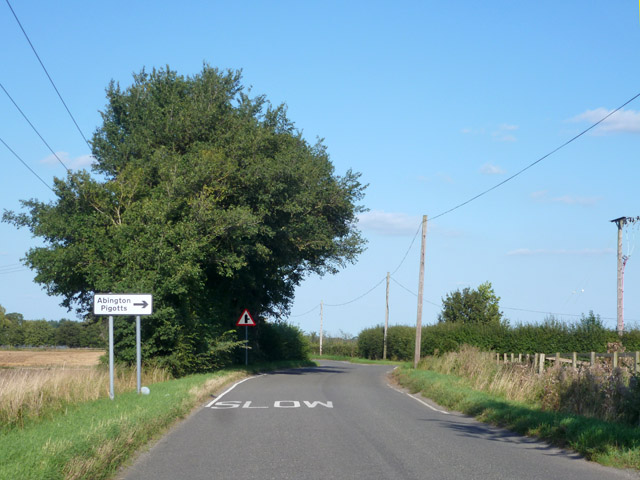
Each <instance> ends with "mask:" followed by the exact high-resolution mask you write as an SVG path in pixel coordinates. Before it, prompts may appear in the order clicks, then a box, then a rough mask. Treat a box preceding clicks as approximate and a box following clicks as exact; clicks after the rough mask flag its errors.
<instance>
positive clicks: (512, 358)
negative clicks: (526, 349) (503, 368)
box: [511, 353, 514, 363]
mask: <svg viewBox="0 0 640 480" xmlns="http://www.w3.org/2000/svg"><path fill="white" fill-rule="evenodd" d="M513 360H514V357H513V353H512V354H511V363H513Z"/></svg>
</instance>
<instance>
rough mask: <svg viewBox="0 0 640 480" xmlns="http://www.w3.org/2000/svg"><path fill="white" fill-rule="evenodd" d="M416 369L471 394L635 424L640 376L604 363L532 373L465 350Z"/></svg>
mask: <svg viewBox="0 0 640 480" xmlns="http://www.w3.org/2000/svg"><path fill="white" fill-rule="evenodd" d="M420 366H421V368H425V369H427V370H433V371H436V372H439V373H444V374H447V375H456V376H458V377H462V378H464V379H466V381H467V383H468V385H469V386H470V387H471V388H473V389H475V390H480V391H485V392H488V393H491V394H494V395H499V396H500V397H502V398H505V399H506V400H511V401H516V402H523V403H527V404H531V405H538V406H540V407H541V408H543V409H544V410H552V411H561V412H567V413H576V414H579V415H584V416H588V417H594V418H599V419H601V420H606V421H617V422H622V423H627V424H633V425H638V422H639V421H640V382H639V378H638V377H636V376H634V375H632V374H631V373H630V372H629V370H628V369H626V368H615V369H614V368H612V367H611V365H609V364H607V363H606V362H603V363H598V364H596V365H593V366H581V367H580V368H577V369H574V368H571V366H569V365H564V366H561V365H556V366H554V367H553V368H548V369H546V370H545V371H544V373H543V374H537V373H535V371H534V369H533V366H532V365H530V364H525V363H507V364H500V365H496V362H495V354H492V353H489V352H481V351H480V350H478V349H477V348H474V347H468V346H464V347H462V348H461V349H460V351H459V352H451V353H447V354H445V355H442V356H439V357H426V358H424V359H423V360H422V362H421V365H420Z"/></svg>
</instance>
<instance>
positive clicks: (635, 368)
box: [633, 352, 640, 374]
mask: <svg viewBox="0 0 640 480" xmlns="http://www.w3.org/2000/svg"><path fill="white" fill-rule="evenodd" d="M639 363H640V352H635V355H634V356H633V373H635V374H637V373H638V364H639Z"/></svg>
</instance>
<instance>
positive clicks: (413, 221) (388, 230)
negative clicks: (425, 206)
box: [358, 210, 421, 236]
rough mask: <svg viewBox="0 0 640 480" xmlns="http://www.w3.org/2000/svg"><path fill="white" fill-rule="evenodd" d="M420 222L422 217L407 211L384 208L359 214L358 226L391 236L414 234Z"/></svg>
mask: <svg viewBox="0 0 640 480" xmlns="http://www.w3.org/2000/svg"><path fill="white" fill-rule="evenodd" d="M420 222H421V219H419V218H417V217H412V216H410V215H407V214H406V213H389V212H384V211H382V210H372V211H370V212H364V213H361V214H360V215H358V227H360V228H362V229H363V230H372V231H374V232H376V233H380V234H382V235H390V236H405V235H413V234H414V233H416V231H417V230H418V228H420V224H421V223H420Z"/></svg>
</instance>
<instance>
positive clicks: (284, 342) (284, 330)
mask: <svg viewBox="0 0 640 480" xmlns="http://www.w3.org/2000/svg"><path fill="white" fill-rule="evenodd" d="M252 329H255V330H256V332H255V335H256V337H255V338H254V339H252V338H251V334H252V333H253V332H250V336H249V344H250V346H251V347H252V350H251V352H250V353H249V355H250V356H251V358H252V363H253V362H255V361H258V362H261V361H267V362H271V361H274V360H309V357H310V353H311V348H310V345H309V340H308V339H307V338H306V337H305V335H304V333H303V332H302V330H300V328H298V327H296V326H295V325H291V324H289V323H286V322H274V323H266V322H265V323H261V324H259V325H258V326H257V327H252ZM242 354H243V355H244V350H243V351H242ZM243 358H244V357H243Z"/></svg>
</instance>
